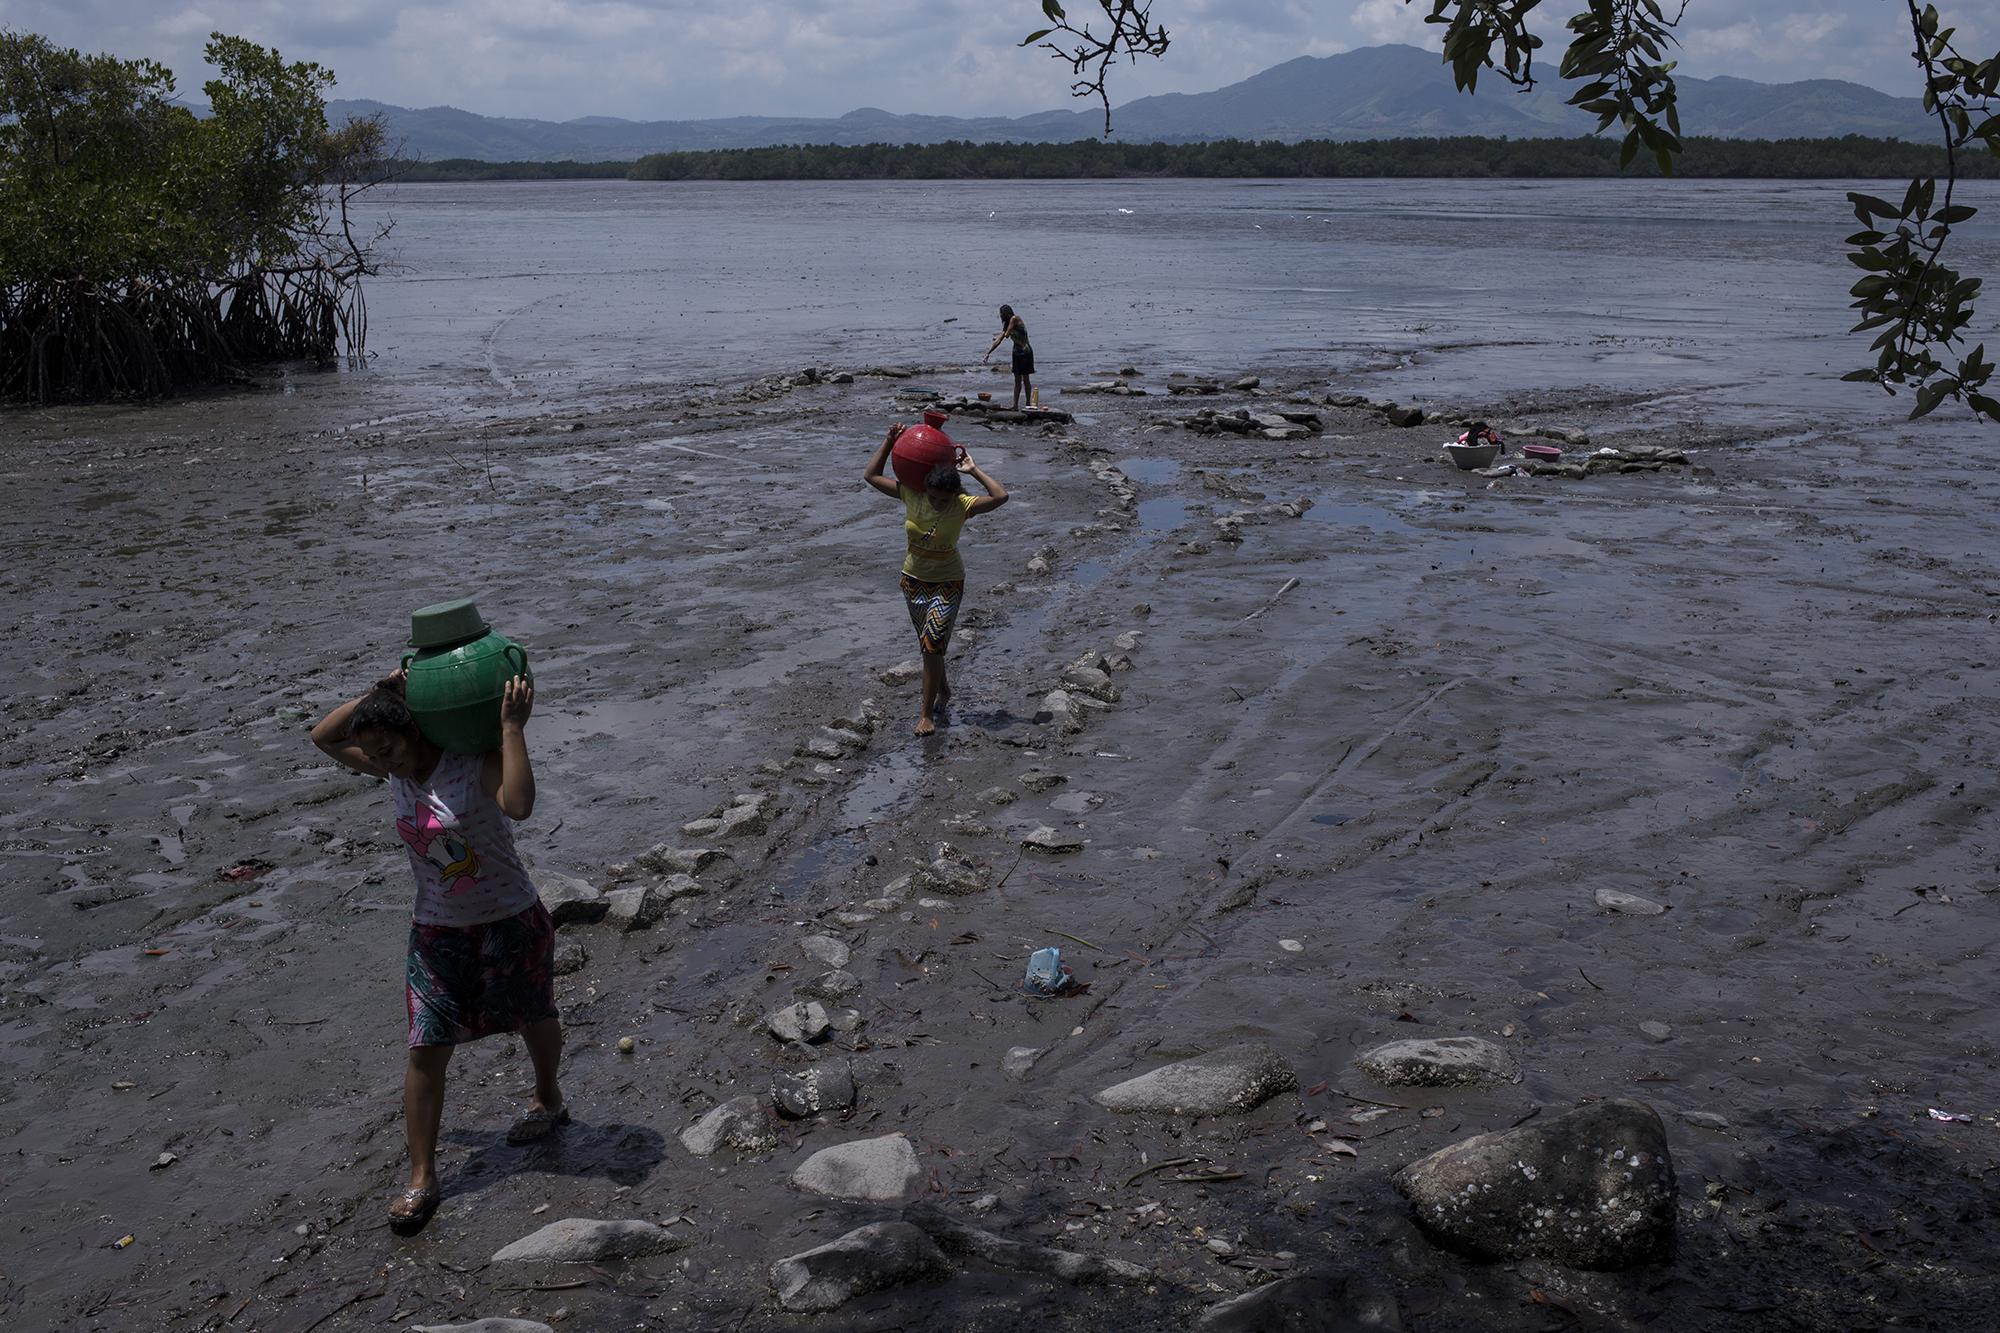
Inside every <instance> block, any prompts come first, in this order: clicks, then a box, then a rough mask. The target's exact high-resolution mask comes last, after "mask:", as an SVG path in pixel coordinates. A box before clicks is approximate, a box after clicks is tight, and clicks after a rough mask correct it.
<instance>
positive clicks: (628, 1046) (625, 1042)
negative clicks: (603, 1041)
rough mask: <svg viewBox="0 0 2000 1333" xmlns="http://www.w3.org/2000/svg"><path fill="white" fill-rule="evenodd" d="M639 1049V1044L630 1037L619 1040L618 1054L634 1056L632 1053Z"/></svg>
mask: <svg viewBox="0 0 2000 1333" xmlns="http://www.w3.org/2000/svg"><path fill="white" fill-rule="evenodd" d="M638 1049H639V1043H638V1042H636V1041H634V1040H632V1039H631V1038H630V1037H620V1038H619V1039H618V1054H620V1055H630V1054H632V1052H634V1051H636V1050H638Z"/></svg>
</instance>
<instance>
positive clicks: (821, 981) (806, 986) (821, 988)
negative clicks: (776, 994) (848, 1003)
mask: <svg viewBox="0 0 2000 1333" xmlns="http://www.w3.org/2000/svg"><path fill="white" fill-rule="evenodd" d="M793 991H794V992H795V993H796V994H799V995H804V996H806V997H808V998H810V999H814V1000H825V1001H827V1002H828V1003H829V1004H838V1003H839V1002H840V1001H842V1000H846V999H850V998H852V997H853V996H856V995H859V994H860V993H861V978H860V977H857V976H855V975H854V974H853V973H852V972H849V971H846V970H844V969H842V968H834V969H833V970H832V971H830V972H822V973H821V974H820V975H818V976H816V977H814V978H813V979H812V980H811V981H802V982H800V983H799V984H798V985H797V986H795V987H793Z"/></svg>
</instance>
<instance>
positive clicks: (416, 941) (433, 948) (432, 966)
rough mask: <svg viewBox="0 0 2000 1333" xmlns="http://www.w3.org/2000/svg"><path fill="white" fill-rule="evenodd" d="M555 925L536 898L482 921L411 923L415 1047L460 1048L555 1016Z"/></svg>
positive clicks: (409, 983)
mask: <svg viewBox="0 0 2000 1333" xmlns="http://www.w3.org/2000/svg"><path fill="white" fill-rule="evenodd" d="M555 949H556V927H555V922H553V921H551V920H550V919H549V909H548V908H546V907H544V906H542V905H541V903H539V902H537V903H536V904H535V905H534V906H533V907H530V908H529V909H528V910H527V911H525V912H522V913H520V914H519V915H518V916H510V917H505V918H502V919H501V920H499V921H488V922H486V923H485V924H484V925H478V926H428V925H424V924H423V923H422V922H416V921H413V922H411V923H410V955H409V960H408V965H407V989H406V992H405V994H406V998H407V1000H408V1003H409V1011H410V1045H412V1046H456V1045H458V1044H459V1043H461V1042H467V1041H476V1040H477V1039H479V1038H480V1037H490V1036H492V1035H493V1034H494V1033H496V1032H518V1031H519V1030H520V1029H522V1028H523V1027H526V1026H527V1025H528V1024H530V1023H539V1022H540V1021H541V1020H542V1019H544V1018H554V1017H555V1016H556V971H555Z"/></svg>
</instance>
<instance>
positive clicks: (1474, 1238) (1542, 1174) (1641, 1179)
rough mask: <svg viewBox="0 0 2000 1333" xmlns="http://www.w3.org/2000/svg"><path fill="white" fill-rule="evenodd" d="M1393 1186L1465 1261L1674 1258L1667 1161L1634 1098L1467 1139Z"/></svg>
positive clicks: (1585, 1262)
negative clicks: (1466, 1258) (1470, 1259)
mask: <svg viewBox="0 0 2000 1333" xmlns="http://www.w3.org/2000/svg"><path fill="white" fill-rule="evenodd" d="M1394 1183H1395V1186H1396V1188H1397V1189H1398V1190H1399V1191H1401V1193H1402V1194H1403V1196H1404V1197H1405V1198H1407V1199H1409V1201H1410V1203H1411V1204H1412V1205H1413V1206H1414V1207H1415V1209H1416V1215H1417V1222H1418V1224H1419V1225H1421V1226H1422V1227H1423V1229H1424V1231H1425V1232H1426V1233H1427V1234H1429V1235H1430V1237H1431V1238H1432V1239H1433V1240H1435V1241H1436V1242H1437V1243H1438V1244H1439V1245H1442V1246H1443V1247H1444V1248H1446V1249H1448V1250H1452V1251H1454V1252H1455V1253H1458V1254H1463V1255H1467V1256H1469V1257H1471V1258H1474V1259H1488V1260H1498V1259H1527V1258H1538V1259H1549V1260H1553V1261H1554V1262H1556V1263H1559V1264H1566V1265H1568V1266H1570V1267H1572V1268H1597V1269H1613V1268H1629V1267H1631V1266H1633V1265H1635V1264H1644V1263H1655V1262H1658V1261H1660V1260H1664V1259H1666V1258H1668V1257H1670V1256H1671V1255H1672V1254H1673V1249H1674V1200H1675V1197H1676V1194H1677V1193H1678V1187H1677V1185H1676V1183H1675V1180H1674V1167H1673V1160H1672V1158H1671V1157H1670V1156H1669V1155H1668V1152H1667V1132H1666V1129H1665V1127H1664V1126H1663V1125H1661V1123H1660V1117H1659V1116H1658V1114H1656V1113H1655V1112H1654V1110H1653V1108H1652V1107H1650V1106H1647V1105H1646V1104H1645V1103H1644V1102H1637V1101H1626V1100H1618V1101H1607V1102H1598V1103H1596V1104H1594V1105H1591V1106H1584V1107H1580V1108H1578V1109H1577V1110H1574V1111H1571V1112H1569V1113H1567V1114H1566V1115H1559V1116H1556V1117H1555V1118H1553V1119H1551V1120H1547V1121H1541V1122H1537V1123H1535V1124H1532V1125H1526V1126H1523V1127H1522V1128H1520V1129H1513V1130H1505V1131H1502V1132H1500V1133H1495V1134H1479V1135H1475V1136H1473V1137H1472V1138H1469V1139H1466V1140H1464V1141H1463V1142H1461V1143H1455V1144H1452V1145H1451V1146H1450V1147H1448V1148H1442V1149H1440V1150H1438V1151H1437V1152H1434V1153H1432V1154H1431V1155H1430V1156H1428V1157H1425V1158H1423V1159H1422V1160H1420V1161H1416V1162H1412V1163H1411V1164H1410V1165H1409V1166H1406V1167H1404V1168H1403V1169H1402V1170H1401V1171H1398V1172H1397V1173H1396V1175H1395V1177H1394Z"/></svg>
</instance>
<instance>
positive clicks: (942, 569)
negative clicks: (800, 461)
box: [861, 412, 1007, 736]
mask: <svg viewBox="0 0 2000 1333" xmlns="http://www.w3.org/2000/svg"><path fill="white" fill-rule="evenodd" d="M944 422H945V418H944V416H943V414H942V413H937V412H927V413H925V414H924V424H923V425H921V426H912V427H910V428H909V429H908V430H907V431H906V430H905V429H904V428H903V426H902V425H901V423H898V424H896V425H894V426H891V427H889V434H888V437H887V438H886V439H884V440H883V441H882V443H881V444H880V445H879V446H878V447H877V448H876V450H875V455H874V457H872V458H870V459H869V460H868V469H867V471H865V472H864V473H862V477H861V479H862V480H863V481H865V482H867V483H868V484H869V485H870V486H872V487H874V488H875V489H876V490H878V491H880V492H881V493H882V494H884V495H886V496H888V497H890V498H891V499H895V500H901V501H902V502H903V533H904V537H905V538H906V541H907V547H908V549H907V552H906V554H905V555H904V557H903V573H902V589H903V601H904V602H905V604H907V606H908V607H909V612H910V624H911V625H912V626H914V627H915V628H916V631H917V647H918V649H919V651H920V652H921V654H922V658H923V669H924V686H923V702H922V704H921V711H920V712H919V715H918V717H917V735H919V736H928V735H930V734H931V733H932V732H933V731H935V730H937V723H936V720H935V718H936V714H937V713H938V711H939V710H941V709H943V708H944V707H945V706H946V705H948V704H949V703H950V702H951V681H950V679H949V678H948V677H947V676H946V675H945V663H944V653H945V648H946V647H947V646H948V645H949V644H950V643H951V630H952V626H953V625H954V624H955V623H957V620H958V609H959V607H960V605H961V604H962V603H963V602H964V600H965V562H964V561H963V560H961V559H960V558H959V554H958V538H959V534H960V533H961V532H963V531H964V530H965V523H966V520H967V519H970V518H972V517H974V516H976V515H979V514H985V513H990V512H991V511H993V510H995V509H998V508H999V507H1000V506H1001V505H1003V504H1005V503H1007V488H1006V487H1005V486H1002V485H1001V484H1000V483H999V482H997V481H995V480H994V479H993V478H992V477H990V476H988V475H987V474H986V472H985V470H984V469H982V468H981V467H980V466H979V464H977V463H975V462H973V461H972V456H971V455H970V454H968V453H966V452H965V450H964V449H962V448H959V447H958V446H957V445H955V444H953V443H952V441H951V437H949V436H948V435H946V434H945V433H944V432H943V431H942V430H941V429H939V427H941V426H943V425H944ZM899 442H900V447H899ZM892 451H893V453H894V463H895V473H896V475H895V476H894V477H890V476H887V475H885V469H887V468H888V466H889V464H890V461H891V452H892ZM961 474H962V475H965V476H969V477H971V478H972V479H973V480H974V481H976V482H978V483H979V484H980V486H982V487H983V488H985V491H986V494H984V495H968V494H967V493H966V491H965V488H964V486H963V485H962V484H961V483H960V481H959V478H960V476H961Z"/></svg>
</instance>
